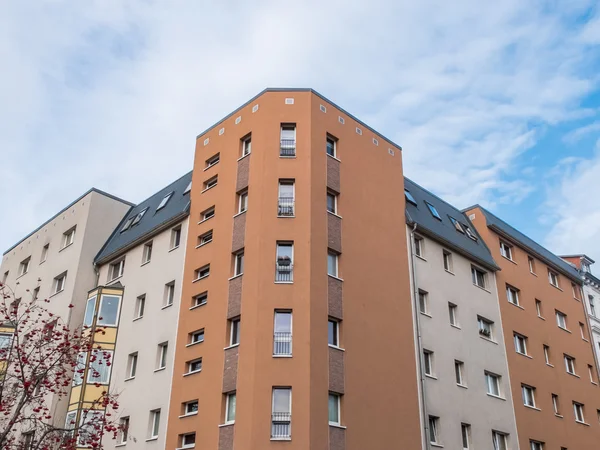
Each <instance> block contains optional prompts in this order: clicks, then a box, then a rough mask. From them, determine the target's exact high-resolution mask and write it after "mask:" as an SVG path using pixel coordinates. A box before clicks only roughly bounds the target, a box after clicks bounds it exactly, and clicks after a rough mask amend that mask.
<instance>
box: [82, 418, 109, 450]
mask: <svg viewBox="0 0 600 450" xmlns="http://www.w3.org/2000/svg"><path fill="white" fill-rule="evenodd" d="M103 417H104V412H102V411H94V410H89V409H88V410H85V409H84V410H83V411H82V413H81V416H80V417H79V430H78V432H77V447H88V446H89V444H92V443H94V441H95V439H94V438H95V437H97V436H98V430H97V429H96V424H97V423H101V421H102V420H103Z"/></svg>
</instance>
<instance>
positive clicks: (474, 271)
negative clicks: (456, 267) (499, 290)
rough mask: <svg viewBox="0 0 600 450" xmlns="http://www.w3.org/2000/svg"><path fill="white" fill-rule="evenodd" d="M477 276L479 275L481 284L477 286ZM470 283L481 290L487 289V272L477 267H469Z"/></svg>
mask: <svg viewBox="0 0 600 450" xmlns="http://www.w3.org/2000/svg"><path fill="white" fill-rule="evenodd" d="M479 274H481V282H482V284H479V276H478V275H479ZM471 281H472V282H473V284H474V285H475V286H477V287H480V288H482V289H487V272H486V271H485V270H483V269H480V268H479V267H476V266H473V265H472V266H471Z"/></svg>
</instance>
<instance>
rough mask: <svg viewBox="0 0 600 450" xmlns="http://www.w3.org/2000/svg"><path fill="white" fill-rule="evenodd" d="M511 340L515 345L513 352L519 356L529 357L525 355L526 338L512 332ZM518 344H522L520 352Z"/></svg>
mask: <svg viewBox="0 0 600 450" xmlns="http://www.w3.org/2000/svg"><path fill="white" fill-rule="evenodd" d="M513 338H514V343H515V351H516V352H517V353H518V354H519V355H523V356H529V354H528V353H527V336H524V335H522V334H520V333H517V332H514V333H513ZM520 342H522V348H523V351H521V350H520V348H519V347H521V345H519V343H520Z"/></svg>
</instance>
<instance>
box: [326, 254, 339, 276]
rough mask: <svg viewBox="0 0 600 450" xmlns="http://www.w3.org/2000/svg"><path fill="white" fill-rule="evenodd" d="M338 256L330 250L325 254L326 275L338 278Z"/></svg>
mask: <svg viewBox="0 0 600 450" xmlns="http://www.w3.org/2000/svg"><path fill="white" fill-rule="evenodd" d="M338 259H339V258H338V255H337V253H334V252H332V251H331V250H330V251H329V252H327V274H328V275H331V276H332V277H336V278H337V277H338Z"/></svg>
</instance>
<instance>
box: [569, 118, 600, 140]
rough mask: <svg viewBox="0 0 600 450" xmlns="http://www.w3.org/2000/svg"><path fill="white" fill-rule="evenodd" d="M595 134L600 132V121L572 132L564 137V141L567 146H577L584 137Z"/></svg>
mask: <svg viewBox="0 0 600 450" xmlns="http://www.w3.org/2000/svg"><path fill="white" fill-rule="evenodd" d="M594 132H600V121H598V122H592V123H589V124H587V125H584V126H582V127H579V128H576V129H574V130H573V131H570V132H569V133H567V134H566V135H565V136H564V138H563V141H564V142H565V143H567V144H575V143H577V142H579V141H580V140H581V139H582V138H583V137H584V136H587V135H588V134H591V133H594Z"/></svg>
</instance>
